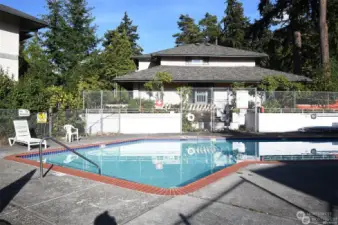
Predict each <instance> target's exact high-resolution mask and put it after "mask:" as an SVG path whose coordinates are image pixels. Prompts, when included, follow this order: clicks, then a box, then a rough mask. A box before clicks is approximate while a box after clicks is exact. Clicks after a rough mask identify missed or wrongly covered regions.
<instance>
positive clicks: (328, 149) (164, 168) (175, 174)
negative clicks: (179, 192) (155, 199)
mask: <svg viewBox="0 0 338 225" xmlns="http://www.w3.org/2000/svg"><path fill="white" fill-rule="evenodd" d="M335 141H336V140H315V141H313V140H294V141H290V140H280V139H276V140H250V139H249V140H244V139H232V140H229V139H228V140H226V139H223V138H222V139H210V138H206V139H148V140H129V141H127V142H123V143H113V144H107V145H99V146H94V147H85V148H79V149H76V151H78V152H79V153H81V154H82V155H84V156H86V157H87V158H89V159H91V160H92V161H94V162H96V163H97V164H98V165H99V166H100V168H101V170H102V175H104V176H106V177H111V178H117V179H120V180H125V181H130V182H134V183H138V184H145V185H149V186H152V187H157V188H166V189H173V188H180V187H185V186H187V185H189V184H192V183H194V182H196V181H199V180H201V179H202V178H207V177H211V176H209V175H213V174H215V173H217V172H220V171H223V170H224V169H225V168H232V167H233V166H234V165H238V164H239V163H241V162H246V161H257V160H304V159H305V160H311V159H312V160H318V159H336V158H338V157H337V156H338V143H337V142H335ZM18 157H19V158H23V159H28V160H30V161H34V162H38V161H39V157H38V155H37V154H36V153H34V154H25V155H21V156H18ZM43 160H44V163H48V164H53V165H57V166H61V167H65V168H71V169H75V170H79V171H85V172H89V173H92V174H93V173H97V172H98V171H97V168H96V167H95V166H94V165H92V164H90V163H89V162H87V161H85V160H83V159H81V158H79V157H78V156H76V155H74V154H73V153H71V152H69V151H65V150H63V151H57V152H55V151H52V152H46V153H44V156H43Z"/></svg>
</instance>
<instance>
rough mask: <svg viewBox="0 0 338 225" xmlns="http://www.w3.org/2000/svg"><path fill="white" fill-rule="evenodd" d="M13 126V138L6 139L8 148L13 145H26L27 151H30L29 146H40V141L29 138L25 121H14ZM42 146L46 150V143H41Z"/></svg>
mask: <svg viewBox="0 0 338 225" xmlns="http://www.w3.org/2000/svg"><path fill="white" fill-rule="evenodd" d="M13 124H14V129H15V137H14V138H13V137H11V138H8V142H9V145H10V146H13V145H14V144H15V143H21V144H26V145H27V147H28V151H30V150H31V146H36V145H40V142H41V139H39V138H32V137H31V134H30V132H29V126H28V122H27V120H14V121H13ZM42 144H43V145H44V147H45V148H47V142H46V141H43V142H42Z"/></svg>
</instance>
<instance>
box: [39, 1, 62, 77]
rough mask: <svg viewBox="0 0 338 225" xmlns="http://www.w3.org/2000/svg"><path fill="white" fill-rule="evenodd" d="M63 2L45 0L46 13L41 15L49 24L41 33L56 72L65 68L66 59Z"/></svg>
mask: <svg viewBox="0 0 338 225" xmlns="http://www.w3.org/2000/svg"><path fill="white" fill-rule="evenodd" d="M64 4H65V1H64V0H47V10H48V14H46V15H44V16H43V19H44V20H45V21H46V22H47V23H48V24H49V26H48V29H47V31H46V32H45V33H44V34H43V37H44V47H45V50H46V52H47V54H48V55H49V57H50V59H51V62H52V64H54V65H55V66H56V68H57V70H58V71H57V73H60V72H61V71H64V70H65V69H66V68H67V67H66V64H67V59H66V57H65V55H66V53H65V51H66V49H65V45H66V43H67V39H66V33H67V31H66V28H67V23H66V20H65V11H64Z"/></svg>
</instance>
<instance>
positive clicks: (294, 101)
mask: <svg viewBox="0 0 338 225" xmlns="http://www.w3.org/2000/svg"><path fill="white" fill-rule="evenodd" d="M296 105H297V100H296V91H293V108H294V109H296V108H297V106H296Z"/></svg>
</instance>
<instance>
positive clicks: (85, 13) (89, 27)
mask: <svg viewBox="0 0 338 225" xmlns="http://www.w3.org/2000/svg"><path fill="white" fill-rule="evenodd" d="M91 10H92V8H89V7H88V3H87V0H67V2H66V4H65V12H66V19H67V22H68V27H67V31H68V32H67V37H68V43H67V44H66V46H65V48H66V52H67V58H68V62H69V65H68V68H73V67H74V66H75V65H76V64H77V63H79V62H81V61H82V60H83V59H84V58H86V57H87V56H88V55H89V54H90V53H91V52H92V51H93V50H94V49H95V48H96V45H97V43H98V39H97V37H96V34H95V31H96V26H95V25H93V21H94V19H95V18H94V17H93V16H92V15H91Z"/></svg>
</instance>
